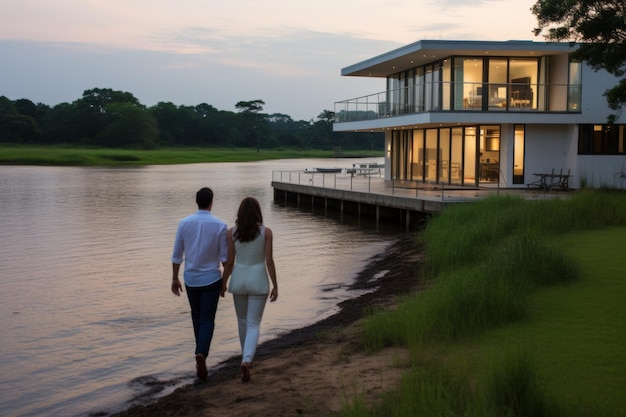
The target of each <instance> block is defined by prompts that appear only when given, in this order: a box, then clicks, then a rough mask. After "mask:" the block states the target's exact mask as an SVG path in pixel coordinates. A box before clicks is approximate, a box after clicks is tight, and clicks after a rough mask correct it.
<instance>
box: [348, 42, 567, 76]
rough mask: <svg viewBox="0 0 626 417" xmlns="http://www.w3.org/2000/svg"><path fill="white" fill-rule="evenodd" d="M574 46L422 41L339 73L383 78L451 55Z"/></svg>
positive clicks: (523, 53)
mask: <svg viewBox="0 0 626 417" xmlns="http://www.w3.org/2000/svg"><path fill="white" fill-rule="evenodd" d="M576 47H577V44H575V43H570V42H533V41H504V42H501V41H442V40H422V41H417V42H415V43H412V44H409V45H406V46H403V47H401V48H398V49H394V50H393V51H390V52H387V53H384V54H382V55H378V56H376V57H374V58H370V59H367V60H365V61H362V62H359V63H357V64H353V65H350V66H348V67H345V68H343V69H342V70H341V75H344V76H357V77H359V76H360V77H387V76H389V75H391V74H397V73H399V72H402V71H405V70H408V69H411V68H415V67H419V66H421V65H426V64H429V63H432V62H435V61H438V60H441V59H444V58H447V57H449V56H454V55H464V56H484V57H488V56H493V57H498V56H502V57H510V56H515V57H540V56H545V55H555V54H569V53H570V52H573V51H574V50H575V49H576Z"/></svg>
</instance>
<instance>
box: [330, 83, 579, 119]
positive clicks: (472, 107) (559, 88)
mask: <svg viewBox="0 0 626 417" xmlns="http://www.w3.org/2000/svg"><path fill="white" fill-rule="evenodd" d="M581 92H582V86H581V85H578V84H576V85H573V84H519V83H509V84H501V83H446V82H440V83H432V84H425V85H423V86H413V87H404V88H400V89H397V90H388V91H383V92H380V93H375V94H370V95H367V96H362V97H357V98H354V99H350V100H344V101H338V102H336V103H335V122H337V123H340V122H353V121H359V120H372V119H379V118H383V117H392V116H401V115H406V114H411V113H422V112H431V111H468V112H472V111H482V112H485V111H486V112H503V111H504V112H507V111H515V112H520V111H521V112H544V113H547V112H559V113H563V112H572V113H579V112H580V108H581V106H580V100H581Z"/></svg>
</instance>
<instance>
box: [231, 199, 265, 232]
mask: <svg viewBox="0 0 626 417" xmlns="http://www.w3.org/2000/svg"><path fill="white" fill-rule="evenodd" d="M235 223H236V224H237V228H236V230H235V232H234V233H233V237H234V238H235V239H237V240H239V241H240V242H250V241H251V240H254V238H255V237H257V235H258V234H259V226H260V225H261V224H263V214H261V206H260V205H259V202H258V201H257V200H256V198H253V197H246V198H244V199H243V200H242V201H241V204H240V205H239V210H238V211H237V220H236V222H235Z"/></svg>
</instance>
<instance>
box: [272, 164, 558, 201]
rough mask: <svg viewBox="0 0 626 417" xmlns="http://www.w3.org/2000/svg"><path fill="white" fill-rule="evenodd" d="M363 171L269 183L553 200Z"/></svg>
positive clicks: (304, 174)
mask: <svg viewBox="0 0 626 417" xmlns="http://www.w3.org/2000/svg"><path fill="white" fill-rule="evenodd" d="M362 169H367V170H368V171H367V175H357V174H356V172H351V169H350V168H348V169H344V170H342V171H341V172H338V173H327V172H316V171H310V170H289V171H272V182H280V183H287V184H298V185H303V186H309V187H321V188H327V189H335V190H345V191H353V192H361V193H370V194H378V195H383V196H384V195H389V196H398V197H405V198H415V199H421V200H428V201H439V202H465V201H475V200H480V199H483V198H486V197H488V196H491V195H505V194H508V195H518V196H521V197H522V198H527V199H545V198H553V197H554V194H553V193H552V194H551V193H547V192H543V191H538V190H534V191H533V190H527V189H525V188H524V189H521V188H520V189H503V188H501V187H500V184H496V185H491V186H477V187H476V186H472V187H469V186H461V185H454V184H443V183H435V182H428V181H416V180H397V179H395V180H385V178H384V169H382V168H362Z"/></svg>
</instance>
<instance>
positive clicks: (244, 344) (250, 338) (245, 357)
mask: <svg viewBox="0 0 626 417" xmlns="http://www.w3.org/2000/svg"><path fill="white" fill-rule="evenodd" d="M233 300H234V301H235V312H236V313H237V324H238V328H239V343H240V344H241V354H242V359H241V362H248V363H249V362H252V360H253V359H254V354H255V352H256V347H257V344H258V343H259V333H260V327H261V319H262V318H263V310H264V309H265V302H266V301H267V295H240V294H233Z"/></svg>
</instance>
